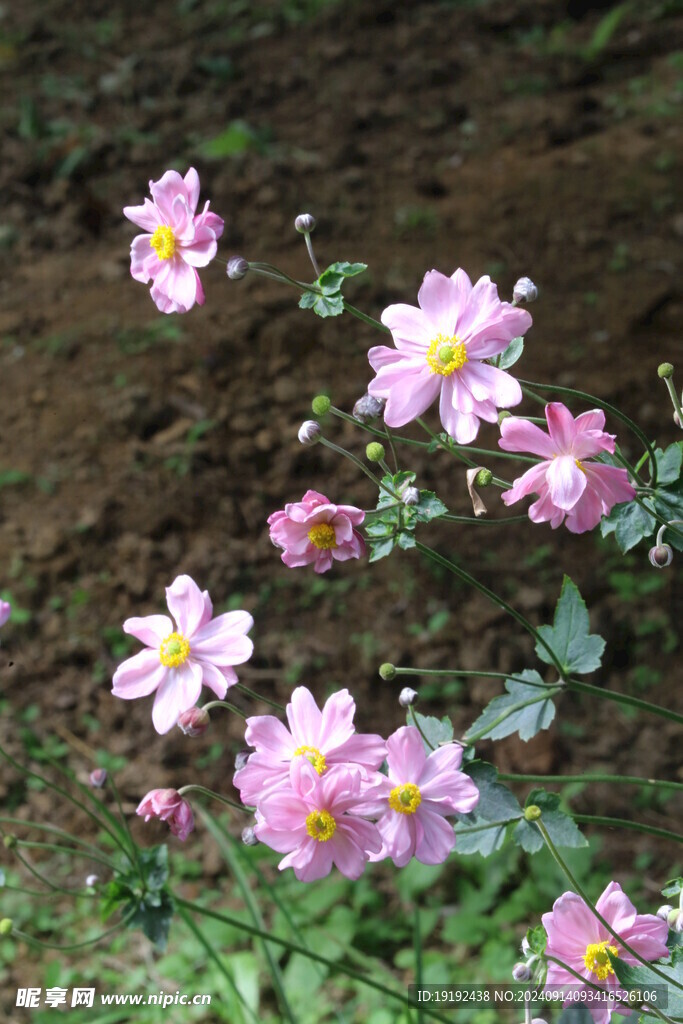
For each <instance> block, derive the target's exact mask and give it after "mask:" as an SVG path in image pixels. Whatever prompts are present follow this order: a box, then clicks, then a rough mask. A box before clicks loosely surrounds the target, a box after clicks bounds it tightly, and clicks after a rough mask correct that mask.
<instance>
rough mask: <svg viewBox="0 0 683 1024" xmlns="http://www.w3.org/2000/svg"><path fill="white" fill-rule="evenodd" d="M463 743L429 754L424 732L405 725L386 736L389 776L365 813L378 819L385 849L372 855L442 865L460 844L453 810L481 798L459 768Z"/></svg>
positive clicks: (466, 807) (460, 810)
mask: <svg viewBox="0 0 683 1024" xmlns="http://www.w3.org/2000/svg"><path fill="white" fill-rule="evenodd" d="M461 763H462V747H460V746H459V745H458V744H457V743H449V744H448V745H447V746H444V747H439V748H438V749H437V750H434V751H432V752H431V754H429V756H427V754H426V752H425V748H424V743H423V741H422V737H421V736H420V733H419V731H418V730H417V729H416V728H415V726H414V725H404V726H402V727H401V728H400V729H397V730H396V732H395V733H394V734H393V735H392V736H390V737H389V739H388V740H387V766H388V778H386V777H384V776H380V779H381V782H380V784H379V785H378V786H377V788H376V789H375V790H374V791H373V794H372V800H371V801H370V802H368V804H367V805H364V806H363V808H362V809H363V811H364V813H369V814H370V815H372V816H374V815H381V817H380V818H379V821H378V822H377V827H378V829H379V832H380V835H381V836H382V840H383V845H382V851H381V853H380V855H379V856H378V857H372V860H381V859H382V858H384V857H391V859H392V860H393V862H394V864H395V865H396V867H398V868H402V867H405V865H406V864H407V863H408V861H409V860H411V858H412V857H415V858H417V860H419V861H421V862H422V863H423V864H440V863H441V862H442V861H444V860H446V858H447V857H448V855H449V853H450V852H451V850H452V849H453V847H454V846H455V832H454V831H453V825H452V824H450V823H449V822H448V821H446V817H447V815H450V814H456V813H458V814H467V813H468V812H469V811H471V810H472V809H473V808H474V807H475V805H476V804H477V801H478V800H479V790H478V789H477V787H476V786H475V784H474V782H473V781H472V779H470V778H469V776H467V775H465V773H464V772H461V771H459V768H460V765H461Z"/></svg>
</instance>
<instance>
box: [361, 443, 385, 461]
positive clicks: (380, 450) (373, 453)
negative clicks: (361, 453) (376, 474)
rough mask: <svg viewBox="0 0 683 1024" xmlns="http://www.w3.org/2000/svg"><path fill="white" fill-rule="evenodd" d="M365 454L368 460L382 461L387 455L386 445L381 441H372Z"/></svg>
mask: <svg viewBox="0 0 683 1024" xmlns="http://www.w3.org/2000/svg"><path fill="white" fill-rule="evenodd" d="M365 454H366V456H367V459H368V462H381V461H382V459H383V458H384V455H385V451H384V445H383V444H380V443H379V441H371V442H370V444H369V445H368V446H367V448H366V449H365Z"/></svg>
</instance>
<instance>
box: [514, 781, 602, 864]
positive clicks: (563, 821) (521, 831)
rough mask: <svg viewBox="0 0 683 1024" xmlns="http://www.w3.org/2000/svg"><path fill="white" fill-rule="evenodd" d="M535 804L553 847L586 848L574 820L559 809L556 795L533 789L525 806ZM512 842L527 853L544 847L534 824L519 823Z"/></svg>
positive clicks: (583, 838) (583, 837) (536, 851)
mask: <svg viewBox="0 0 683 1024" xmlns="http://www.w3.org/2000/svg"><path fill="white" fill-rule="evenodd" d="M531 804H535V805H536V806H537V807H540V808H541V812H542V813H541V821H542V822H543V824H544V826H545V828H546V830H547V832H548V835H549V836H550V838H551V840H552V841H553V843H554V844H555V846H572V847H581V846H588V840H587V839H586V837H585V836H583V835H582V834H581V833H580V832H579V830H578V828H577V826H576V823H575V822H574V819H573V818H572V817H570V815H569V814H566V813H565V812H564V811H563V810H561V809H560V797H559V796H558V794H557V793H547V792H546V791H545V790H544V789H534V790H532V791H531V793H529V796H528V797H527V800H526V806H527V807H529V806H530V805H531ZM512 838H513V839H514V841H515V842H516V843H517V844H518V845H519V846H521V847H522V849H523V850H526V852H527V853H538V852H539V850H542V849H543V847H544V846H545V842H544V840H543V836H542V835H541V833H540V831H539V830H538V829H537V828H536V826H535V825H534V824H532V823H531V822H529V821H525V820H522V821H520V822H519V823H518V824H517V825H516V826H515V828H514V829H513V831H512Z"/></svg>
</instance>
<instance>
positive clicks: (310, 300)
mask: <svg viewBox="0 0 683 1024" xmlns="http://www.w3.org/2000/svg"><path fill="white" fill-rule="evenodd" d="M317 298H318V296H317V295H316V294H315V292H304V293H303V295H302V296H301V298H300V299H299V309H313V307H314V306H315V302H316V299H317Z"/></svg>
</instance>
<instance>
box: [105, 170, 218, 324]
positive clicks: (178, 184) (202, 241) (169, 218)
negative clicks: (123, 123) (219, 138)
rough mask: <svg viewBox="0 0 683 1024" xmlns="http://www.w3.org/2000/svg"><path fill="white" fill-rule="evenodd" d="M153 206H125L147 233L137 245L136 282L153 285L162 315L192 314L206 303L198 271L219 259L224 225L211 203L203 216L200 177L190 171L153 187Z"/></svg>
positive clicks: (132, 267) (133, 263)
mask: <svg viewBox="0 0 683 1024" xmlns="http://www.w3.org/2000/svg"><path fill="white" fill-rule="evenodd" d="M149 191H150V193H151V196H152V200H153V201H152V202H150V200H149V199H145V201H144V203H143V205H142V206H125V207H124V209H123V212H124V214H125V216H126V217H127V218H128V220H132V222H133V223H134V224H136V225H137V226H138V227H139V228H142V229H143V231H145V232H146V234H144V235H137V237H136V238H134V239H133V244H132V245H131V248H130V272H131V275H132V276H133V277H134V278H135V280H136V281H142V283H143V284H147V282H148V281H150V280H151V281H152V289H151V295H152V298H153V299H154V302H155V303H156V305H157V307H158V309H160V310H161V312H162V313H186V312H187V311H188V309H191V308H192V306H194V304H195V302H198V303H199V305H200V306H201V305H202V304H203V302H204V289H203V288H202V284H201V281H200V280H199V274H198V273H197V270H196V269H195V268H196V267H205V266H206V265H207V264H208V263H210V262H211V260H212V259H213V258H214V256H215V255H216V248H217V246H216V241H217V239H219V238H220V237H221V235H222V234H223V220H222V219H221V217H219V216H218V215H217V214H215V213H211V212H209V203H208V201H207V202H206V204H205V206H204V209H203V210H202V212H201V213H199V214H198V213H197V212H196V210H197V202H198V201H199V175H198V174H197V172H196V170H195V169H194V167H190V169H189V171H188V172H187V174H186V175H185V177H184V178H182V177H181V176H180V174H178V172H177V171H166V173H165V174H164V175H163V176H162V177H161V178H160V179H159V181H150V183H149Z"/></svg>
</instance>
